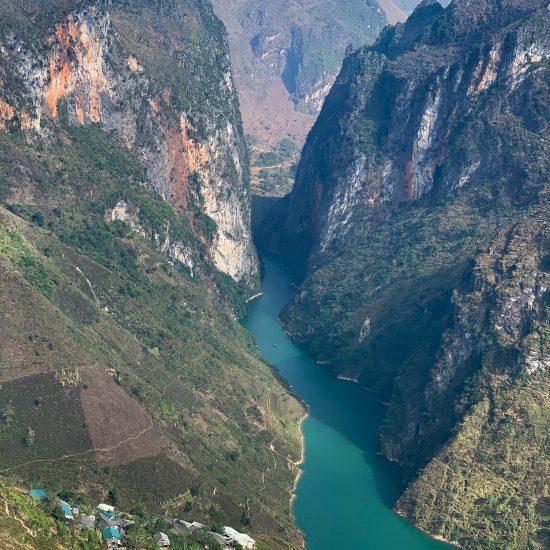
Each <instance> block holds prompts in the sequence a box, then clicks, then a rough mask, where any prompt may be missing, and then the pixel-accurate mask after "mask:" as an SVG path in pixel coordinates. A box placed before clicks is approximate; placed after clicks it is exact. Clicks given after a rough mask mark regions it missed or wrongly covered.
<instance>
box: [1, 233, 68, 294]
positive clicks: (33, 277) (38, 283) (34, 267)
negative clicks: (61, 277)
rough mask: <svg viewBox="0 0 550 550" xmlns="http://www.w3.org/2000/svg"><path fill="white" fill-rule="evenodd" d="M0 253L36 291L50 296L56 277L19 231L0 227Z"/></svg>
mask: <svg viewBox="0 0 550 550" xmlns="http://www.w3.org/2000/svg"><path fill="white" fill-rule="evenodd" d="M0 254H4V255H6V256H7V257H8V258H9V259H10V260H11V262H12V264H13V266H14V267H15V268H16V269H17V270H18V271H19V272H20V273H21V275H22V276H23V277H24V278H25V279H26V280H27V282H28V283H29V284H31V285H32V286H33V288H35V289H36V290H37V291H38V292H40V293H41V294H43V295H44V296H46V297H47V298H51V297H52V295H53V292H54V290H55V287H56V286H57V284H58V278H57V276H56V275H55V273H54V272H53V270H52V269H51V267H50V268H49V269H48V266H47V263H46V261H45V260H44V259H42V258H40V257H39V256H38V255H37V254H35V253H34V252H33V249H32V247H31V246H30V245H29V243H28V242H26V240H25V238H24V237H23V236H22V235H21V233H19V232H17V231H15V230H10V229H8V228H0Z"/></svg>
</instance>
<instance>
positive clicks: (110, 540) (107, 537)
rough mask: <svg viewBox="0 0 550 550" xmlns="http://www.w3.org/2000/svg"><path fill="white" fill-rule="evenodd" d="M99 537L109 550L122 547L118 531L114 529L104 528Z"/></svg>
mask: <svg viewBox="0 0 550 550" xmlns="http://www.w3.org/2000/svg"><path fill="white" fill-rule="evenodd" d="M101 536H102V537H103V540H104V541H105V542H106V543H107V546H108V547H109V548H119V547H121V546H122V541H121V540H120V531H119V530H118V529H117V528H116V527H106V528H105V529H103V530H102V531H101Z"/></svg>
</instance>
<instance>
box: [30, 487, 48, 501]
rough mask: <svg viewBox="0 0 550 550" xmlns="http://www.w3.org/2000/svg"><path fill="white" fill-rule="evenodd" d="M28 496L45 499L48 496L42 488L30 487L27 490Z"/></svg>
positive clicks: (39, 499)
mask: <svg viewBox="0 0 550 550" xmlns="http://www.w3.org/2000/svg"><path fill="white" fill-rule="evenodd" d="M29 496H30V497H31V498H33V499H34V500H38V501H41V500H45V499H47V498H48V495H47V494H46V493H45V492H44V491H43V490H42V489H31V490H30V491H29Z"/></svg>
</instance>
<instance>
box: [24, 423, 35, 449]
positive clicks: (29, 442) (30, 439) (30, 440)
mask: <svg viewBox="0 0 550 550" xmlns="http://www.w3.org/2000/svg"><path fill="white" fill-rule="evenodd" d="M34 436H35V433H34V430H33V429H32V428H31V427H30V426H28V427H27V433H26V435H25V445H26V446H27V447H32V446H33V445H34Z"/></svg>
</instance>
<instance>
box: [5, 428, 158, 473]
mask: <svg viewBox="0 0 550 550" xmlns="http://www.w3.org/2000/svg"><path fill="white" fill-rule="evenodd" d="M152 429H153V421H151V424H150V425H149V427H148V428H145V429H143V430H141V432H139V433H138V434H136V435H133V436H131V437H128V438H126V439H124V440H122V441H119V442H118V443H117V444H116V445H111V446H110V447H104V448H93V449H89V450H87V451H82V452H80V453H73V454H67V455H63V456H60V457H58V458H37V459H35V460H28V461H27V462H22V463H21V464H16V465H15V466H11V467H9V468H6V469H4V470H0V473H2V474H4V473H6V472H11V471H13V470H16V469H18V468H22V467H23V466H28V465H30V464H42V463H44V464H49V463H51V462H60V461H62V460H68V459H70V458H77V457H82V456H87V455H89V454H91V453H109V452H111V451H114V450H115V449H118V448H119V447H122V446H123V445H126V444H127V443H129V442H130V441H135V440H136V439H139V438H140V437H142V436H143V435H145V434H146V433H147V432H149V431H150V430H152Z"/></svg>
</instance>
